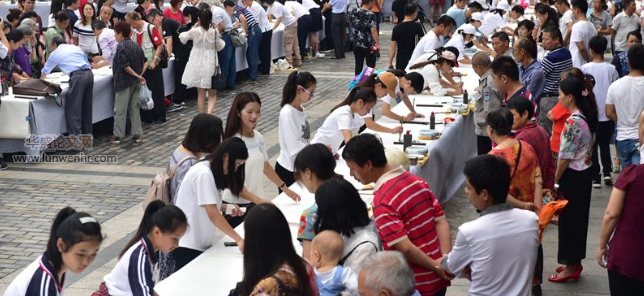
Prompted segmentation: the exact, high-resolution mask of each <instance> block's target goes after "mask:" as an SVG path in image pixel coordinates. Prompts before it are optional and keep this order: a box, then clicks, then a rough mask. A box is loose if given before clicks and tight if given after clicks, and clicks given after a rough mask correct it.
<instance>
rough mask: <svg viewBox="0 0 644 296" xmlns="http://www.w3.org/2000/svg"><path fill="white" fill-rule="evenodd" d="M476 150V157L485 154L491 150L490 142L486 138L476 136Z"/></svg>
mask: <svg viewBox="0 0 644 296" xmlns="http://www.w3.org/2000/svg"><path fill="white" fill-rule="evenodd" d="M476 149H477V153H478V155H483V154H487V153H488V152H490V150H492V140H490V137H486V136H478V135H477V136H476Z"/></svg>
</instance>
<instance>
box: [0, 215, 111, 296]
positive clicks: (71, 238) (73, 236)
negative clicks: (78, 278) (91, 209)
mask: <svg viewBox="0 0 644 296" xmlns="http://www.w3.org/2000/svg"><path fill="white" fill-rule="evenodd" d="M102 242H103V234H101V225H100V224H99V223H98V222H97V221H96V219H94V217H92V216H90V215H89V214H87V213H84V212H76V210H74V209H72V208H70V207H66V208H64V209H62V210H60V212H58V214H57V215H56V218H55V219H54V223H53V224H52V226H51V234H50V236H49V241H48V242H47V250H46V251H45V253H44V254H43V255H41V256H40V257H38V259H36V260H35V261H34V262H32V263H31V264H29V266H27V268H25V270H23V271H22V272H21V273H20V274H19V275H18V276H17V277H16V278H15V279H14V280H13V281H12V282H11V284H9V287H8V288H7V290H6V291H5V293H4V295H6V296H13V295H25V296H43V295H47V296H54V295H61V294H62V293H63V288H64V286H65V273H66V272H67V271H72V272H73V273H81V272H83V270H85V268H87V266H88V265H89V264H91V263H92V261H94V258H96V254H98V249H99V248H100V246H101V243H102Z"/></svg>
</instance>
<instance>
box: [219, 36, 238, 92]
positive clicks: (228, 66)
mask: <svg viewBox="0 0 644 296" xmlns="http://www.w3.org/2000/svg"><path fill="white" fill-rule="evenodd" d="M221 39H222V40H224V42H225V43H226V46H225V47H224V49H222V50H221V51H220V52H219V53H218V58H219V63H220V65H221V72H222V75H224V78H225V79H226V87H232V86H233V85H235V75H236V73H237V69H236V68H237V66H236V64H235V50H236V48H235V47H234V46H233V41H232V39H230V36H228V34H225V35H222V36H221Z"/></svg>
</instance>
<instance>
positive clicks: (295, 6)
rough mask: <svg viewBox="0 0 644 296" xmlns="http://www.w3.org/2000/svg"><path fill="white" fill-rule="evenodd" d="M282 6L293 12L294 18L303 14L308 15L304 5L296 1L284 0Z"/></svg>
mask: <svg viewBox="0 0 644 296" xmlns="http://www.w3.org/2000/svg"><path fill="white" fill-rule="evenodd" d="M284 7H286V9H288V10H289V11H290V12H292V13H293V16H294V17H295V19H296V20H297V19H299V18H301V17H302V16H304V15H310V14H311V13H310V12H309V10H308V9H307V8H306V7H304V5H302V4H300V3H298V2H297V1H286V2H284Z"/></svg>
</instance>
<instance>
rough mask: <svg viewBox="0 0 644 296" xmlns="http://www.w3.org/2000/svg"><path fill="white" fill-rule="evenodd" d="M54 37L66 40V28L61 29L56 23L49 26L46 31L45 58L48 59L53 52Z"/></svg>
mask: <svg viewBox="0 0 644 296" xmlns="http://www.w3.org/2000/svg"><path fill="white" fill-rule="evenodd" d="M54 37H62V38H63V39H64V40H65V41H66V40H67V38H65V30H64V29H59V28H58V26H56V25H54V26H51V27H49V29H47V31H46V32H45V43H46V44H45V58H47V59H48V58H49V54H50V53H51V52H52V50H51V41H52V40H54Z"/></svg>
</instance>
